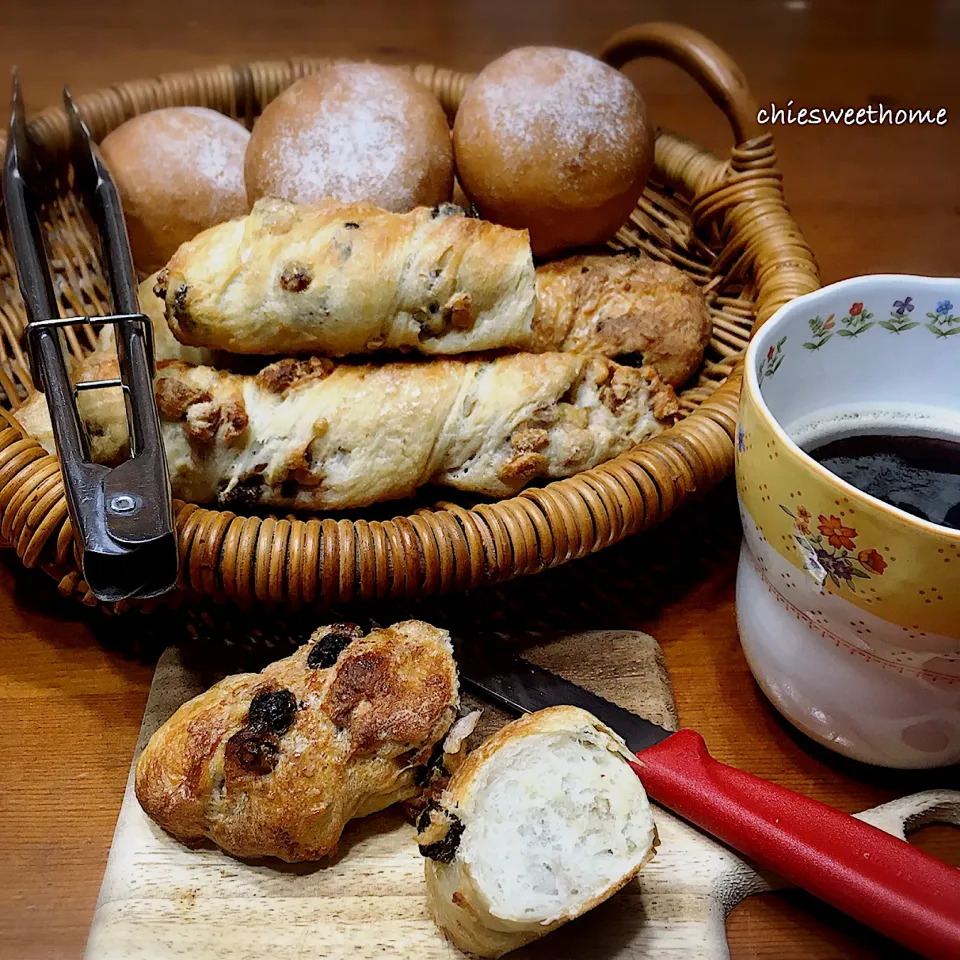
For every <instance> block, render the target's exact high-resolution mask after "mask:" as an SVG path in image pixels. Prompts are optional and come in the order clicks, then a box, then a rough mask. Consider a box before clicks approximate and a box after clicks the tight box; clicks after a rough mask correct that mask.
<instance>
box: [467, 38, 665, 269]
mask: <svg viewBox="0 0 960 960" xmlns="http://www.w3.org/2000/svg"><path fill="white" fill-rule="evenodd" d="M654 138H655V136H654V131H653V129H652V128H651V126H650V124H649V122H648V120H647V111H646V107H645V105H644V102H643V100H642V98H641V97H640V94H639V93H638V92H637V90H636V88H635V87H634V85H633V84H632V83H631V82H630V81H629V80H628V79H627V78H626V77H625V76H624V75H623V74H622V73H620V72H619V71H617V70H614V69H613V68H612V67H609V66H607V64H605V63H601V62H600V61H599V60H595V59H594V58H593V57H589V56H587V55H586V54H585V53H578V52H577V51H576V50H561V49H559V48H557V47H520V48H519V49H517V50H511V51H510V52H509V53H507V54H505V55H504V56H502V57H500V58H499V59H497V60H494V61H493V62H492V63H490V64H488V65H487V66H486V67H484V68H483V70H481V71H480V73H479V74H477V76H476V78H475V79H474V80H473V81H472V82H471V83H470V85H469V86H468V87H467V89H466V91H465V93H464V95H463V99H462V100H461V101H460V106H459V108H458V109H457V117H456V120H455V122H454V125H453V144H454V154H455V157H456V163H457V179H458V181H459V183H460V185H461V186H462V187H463V192H464V193H465V194H466V195H467V197H469V199H470V200H471V202H472V203H473V205H474V206H475V207H476V208H477V210H479V211H480V215H481V216H482V217H485V218H486V219H488V220H493V221H494V222H496V223H503V224H506V225H507V226H510V227H517V228H522V227H526V228H527V229H528V230H529V231H530V241H531V243H532V244H533V252H534V253H535V254H537V255H538V256H548V255H554V254H556V253H558V252H559V251H561V250H570V249H573V248H577V247H588V246H595V245H597V244H600V243H603V242H604V241H605V240H609V239H610V237H612V236H613V235H614V234H615V233H616V231H617V230H618V229H619V228H620V227H621V226H623V224H624V222H625V221H626V219H627V217H628V216H629V215H630V212H631V211H632V210H633V208H634V205H635V204H636V202H637V198H638V197H639V196H640V193H641V192H642V191H643V187H644V185H645V184H646V182H647V177H648V176H649V175H650V170H651V168H652V167H653V145H654Z"/></svg>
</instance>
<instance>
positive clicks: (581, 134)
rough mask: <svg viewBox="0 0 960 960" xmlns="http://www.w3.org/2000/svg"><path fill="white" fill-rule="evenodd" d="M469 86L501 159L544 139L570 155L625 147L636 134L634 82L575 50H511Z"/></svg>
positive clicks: (538, 144) (542, 143)
mask: <svg viewBox="0 0 960 960" xmlns="http://www.w3.org/2000/svg"><path fill="white" fill-rule="evenodd" d="M474 91H475V96H476V103H477V105H478V106H479V108H480V111H481V112H482V113H484V114H486V117H485V120H486V123H487V124H488V125H489V127H490V128H491V129H493V130H494V131H495V132H496V133H497V135H498V145H499V147H500V148H501V150H502V151H503V152H504V154H505V159H511V158H512V157H513V156H520V155H530V154H531V153H532V152H533V148H534V147H536V148H537V149H538V150H540V151H542V150H543V149H544V148H545V147H546V146H547V145H548V144H552V145H553V146H554V148H555V150H556V151H557V152H562V153H563V154H566V155H569V156H581V155H583V154H588V153H589V152H590V151H591V150H596V149H603V150H605V151H609V150H618V149H626V148H627V147H628V146H629V145H630V143H631V140H632V139H633V138H634V137H635V136H636V122H635V119H633V118H634V117H635V115H636V108H637V103H638V101H639V95H638V93H637V91H636V89H635V88H634V86H633V84H632V83H631V82H630V81H629V80H628V79H627V78H626V77H624V76H623V75H622V74H621V73H620V72H619V71H617V70H614V69H613V68H612V67H609V66H607V64H604V63H601V62H600V61H599V60H595V59H594V58H593V57H589V56H587V55H586V54H584V53H580V52H578V51H576V50H562V49H558V48H553V47H524V48H521V49H518V50H513V51H511V52H510V53H508V54H506V55H505V56H503V57H501V58H500V59H499V60H497V61H495V63H494V64H493V65H492V68H488V70H486V71H484V72H483V73H481V75H480V77H479V79H478V81H477V82H476V85H475V87H474V89H473V90H471V91H470V93H474Z"/></svg>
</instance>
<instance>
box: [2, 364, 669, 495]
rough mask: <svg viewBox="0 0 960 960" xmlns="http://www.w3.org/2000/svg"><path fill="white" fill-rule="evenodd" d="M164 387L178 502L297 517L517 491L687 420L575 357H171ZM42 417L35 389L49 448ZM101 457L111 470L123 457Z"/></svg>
mask: <svg viewBox="0 0 960 960" xmlns="http://www.w3.org/2000/svg"><path fill="white" fill-rule="evenodd" d="M94 356H102V355H99V354H97V355H94ZM86 362H87V363H90V362H92V361H89V360H88V361H86ZM110 362H112V363H113V364H114V366H113V367H110V365H109V363H107V366H106V368H105V369H106V370H110V369H113V370H115V369H116V368H115V360H113V361H110ZM114 375H115V374H114ZM155 389H156V397H157V406H158V408H159V410H160V419H161V432H162V435H163V442H164V447H165V449H166V455H167V463H168V465H169V467H170V478H171V482H172V485H173V492H174V494H175V496H178V497H180V498H182V499H184V500H188V501H192V502H194V503H215V502H219V503H222V504H227V505H239V506H250V505H254V504H259V505H263V506H270V507H291V508H295V509H298V510H325V509H340V508H352V507H362V506H366V505H368V504H371V503H377V502H381V501H384V500H392V499H397V498H399V497H408V496H411V495H412V494H413V493H414V492H415V491H416V490H417V488H418V487H420V486H422V485H424V484H427V483H435V484H440V485H442V486H447V487H455V488H457V489H459V490H466V491H472V492H477V493H484V494H487V495H489V496H494V497H504V496H510V495H511V494H514V493H516V492H517V491H518V490H520V489H521V488H522V487H524V486H525V485H526V484H527V483H529V482H530V481H531V480H533V479H534V478H536V477H566V476H570V475H572V474H575V473H577V472H578V471H580V470H584V469H587V468H589V467H594V466H596V465H597V464H599V463H602V462H604V461H605V460H609V459H611V458H612V457H615V456H617V455H618V454H620V453H623V452H624V451H625V450H627V449H629V448H630V447H631V446H633V445H634V444H637V443H640V442H641V441H642V440H646V439H647V438H649V437H652V436H654V435H655V434H657V433H659V432H660V430H661V429H662V427H663V425H664V424H667V423H669V422H670V421H671V419H672V416H673V415H674V414H675V413H676V411H677V399H676V395H675V394H674V392H673V390H672V388H670V387H669V386H667V385H665V384H664V383H663V382H662V381H661V380H660V378H659V376H658V375H657V373H656V371H655V370H654V369H653V368H652V367H644V368H643V369H640V370H635V369H633V368H630V367H620V366H617V365H616V364H614V363H612V362H611V361H609V360H605V359H603V358H601V357H592V356H588V355H575V354H569V353H542V354H529V353H518V354H512V355H510V356H503V357H498V358H496V359H492V360H488V359H482V360H479V359H478V360H463V359H459V358H457V359H452V358H450V359H448V358H438V359H436V360H430V361H423V360H422V361H417V362H414V361H410V362H397V363H387V364H383V365H382V366H372V365H364V366H354V365H350V364H340V365H336V364H335V363H334V362H333V361H329V360H321V359H320V358H316V357H312V358H310V359H304V360H295V359H292V358H290V359H286V360H280V361H278V362H277V363H273V364H270V365H269V366H267V367H265V368H264V369H263V370H261V371H260V373H259V374H257V375H256V376H252V375H240V374H233V373H227V372H225V371H221V370H216V369H214V368H213V367H192V366H189V365H188V364H184V363H179V362H176V361H168V362H166V363H161V364H160V365H159V369H158V372H157V378H156V381H155ZM118 400H119V397H117V398H114V400H113V402H112V403H111V395H110V394H105V395H104V398H103V400H102V402H101V403H99V404H98V406H97V408H96V409H95V410H94V411H92V412H93V413H94V414H95V416H96V429H97V430H98V431H101V432H103V433H104V435H105V436H107V437H114V436H120V437H125V436H126V434H125V431H120V432H119V434H118V433H117V431H116V430H115V429H114V428H113V426H112V424H113V422H114V421H115V420H116V419H118V418H122V417H123V416H124V412H123V404H122V400H119V402H117V401H118ZM45 415H46V404H45V401H44V399H43V396H42V395H41V394H37V395H35V397H34V398H33V399H32V400H31V402H30V404H28V405H27V406H25V407H23V408H21V409H20V410H19V411H17V416H18V417H19V418H20V422H21V423H22V424H24V426H25V427H26V428H27V429H29V430H30V431H31V433H33V435H34V436H37V437H38V439H40V440H41V442H44V440H45V441H46V443H50V444H51V446H49V447H48V449H51V450H52V433H51V432H50V429H49V421H48V420H44V417H45ZM45 445H46V444H45ZM105 447H106V445H105V443H101V444H100V447H99V448H98V452H99V453H100V455H101V457H102V459H104V460H105V461H106V462H109V461H110V460H112V459H113V458H115V457H116V456H117V451H116V450H113V451H112V453H111V451H110V450H107V449H106V448H105Z"/></svg>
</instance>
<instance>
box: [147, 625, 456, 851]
mask: <svg viewBox="0 0 960 960" xmlns="http://www.w3.org/2000/svg"><path fill="white" fill-rule="evenodd" d="M458 705H459V688H458V683H457V671H456V666H455V664H454V661H453V653H452V648H451V646H450V638H449V635H448V634H447V632H446V630H440V629H438V628H436V627H433V626H430V624H428V623H423V622H422V621H419V620H407V621H405V622H403V623H396V624H394V625H393V626H392V627H385V628H382V629H376V630H373V631H371V632H370V633H369V634H366V635H364V631H363V630H361V629H360V628H359V627H357V626H356V625H355V624H338V625H335V626H330V627H323V628H321V629H320V630H318V631H317V632H316V633H315V634H314V635H313V637H312V638H311V642H310V643H308V644H305V645H304V646H302V647H301V648H300V649H299V650H298V651H297V652H296V653H294V654H293V656H291V657H287V658H286V659H285V660H279V661H277V662H276V663H273V664H271V665H270V666H268V667H267V668H266V669H265V670H263V671H262V672H261V673H245V674H239V675H236V676H232V677H227V678H226V679H225V680H222V681H221V682H220V683H218V684H216V685H214V686H213V687H211V688H210V689H209V690H208V691H207V692H206V693H203V694H201V695H200V696H198V697H195V698H194V699H193V700H191V701H189V702H188V703H185V704H184V705H183V706H182V707H180V709H179V710H177V712H176V713H175V714H174V715H173V716H172V717H171V718H170V719H169V720H168V721H167V722H166V723H165V724H164V725H163V726H162V727H160V729H159V730H157V732H156V733H155V734H154V735H153V736H152V737H151V738H150V741H149V742H148V743H147V746H146V747H145V748H144V751H143V753H142V754H141V755H140V759H139V760H138V761H137V766H136V774H135V785H136V792H137V799H138V800H139V801H140V804H141V806H142V807H143V809H144V810H145V811H146V813H147V815H148V816H150V817H151V818H152V819H153V820H155V821H156V822H157V823H158V824H160V826H161V827H163V828H164V829H165V830H167V831H168V832H169V833H172V834H173V835H174V836H175V837H177V839H179V840H182V841H183V842H185V843H196V842H197V841H200V840H202V839H204V838H207V839H210V840H212V841H213V842H214V843H216V844H217V845H218V846H220V847H222V848H223V849H224V850H226V851H227V852H228V853H231V854H233V855H234V856H237V857H264V856H271V857H279V858H280V859H281V860H286V861H289V862H296V861H301V860H316V859H318V858H320V857H325V856H327V855H328V854H331V853H333V852H334V850H335V849H336V846H337V841H338V840H339V839H340V834H341V833H342V831H343V828H344V827H345V826H346V824H347V822H348V821H349V820H351V819H352V818H353V817H363V816H366V815H367V814H370V813H374V812H376V811H377V810H382V809H384V808H385V807H388V806H389V805H390V804H392V803H397V802H398V801H401V800H406V799H408V798H410V797H412V796H414V795H415V794H416V793H418V792H419V790H420V789H421V788H422V787H423V786H425V785H426V784H427V783H428V782H429V780H430V778H431V775H432V773H433V772H434V771H435V769H436V768H438V767H439V766H447V767H449V769H450V770H451V771H452V770H453V769H455V768H456V766H457V764H458V763H459V761H460V759H462V756H463V752H464V748H463V744H462V738H459V737H457V738H456V739H457V743H456V749H455V750H453V751H443V750H435V749H434V748H435V746H436V745H438V744H440V743H441V742H443V740H444V738H445V737H446V736H447V734H448V732H451V727H452V726H454V721H455V720H456V716H457V708H458Z"/></svg>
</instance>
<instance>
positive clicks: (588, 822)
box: [417, 706, 657, 957]
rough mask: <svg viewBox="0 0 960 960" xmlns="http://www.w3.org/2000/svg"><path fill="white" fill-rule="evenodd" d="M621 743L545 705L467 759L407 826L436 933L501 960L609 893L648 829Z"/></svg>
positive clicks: (649, 844)
mask: <svg viewBox="0 0 960 960" xmlns="http://www.w3.org/2000/svg"><path fill="white" fill-rule="evenodd" d="M632 759H633V757H632V755H631V754H630V751H629V750H628V749H627V747H626V744H624V742H623V741H622V740H621V739H620V738H619V737H618V736H617V735H616V734H615V733H613V731H612V730H610V729H608V728H607V727H606V726H604V725H603V724H602V723H600V721H599V720H597V719H596V717H594V716H593V715H592V714H590V713H587V712H586V711H585V710H580V709H578V708H576V707H567V706H561V707H550V708H548V709H546V710H541V711H539V712H538V713H533V714H529V715H527V716H525V717H522V718H521V719H519V720H517V721H515V722H514V723H511V724H509V725H508V726H506V727H504V728H503V729H502V730H500V731H498V732H497V733H495V734H494V735H493V736H492V737H491V738H490V739H489V740H487V741H486V742H485V743H484V744H483V745H482V746H480V747H479V749H477V750H475V751H474V752H473V753H471V754H470V755H469V756H468V757H467V759H466V762H465V763H464V764H463V765H462V766H461V767H460V769H459V770H457V772H456V773H454V775H453V777H452V779H451V780H450V782H449V784H448V786H447V788H446V790H445V791H444V792H443V794H442V796H441V799H440V800H439V801H438V802H434V803H432V804H430V805H428V807H427V808H426V810H424V812H423V813H422V814H421V816H420V819H419V821H418V823H417V829H418V837H417V839H418V842H419V844H420V852H421V853H422V854H423V856H424V857H425V858H426V859H425V870H426V881H427V897H428V899H429V903H430V911H431V913H432V914H433V918H434V920H435V921H436V923H437V926H438V927H439V928H440V929H441V930H442V931H443V932H444V934H446V936H447V937H449V938H450V939H451V940H452V941H453V942H454V943H455V944H456V945H457V946H458V947H459V948H460V949H461V950H464V951H466V952H467V953H471V954H475V955H477V956H480V957H500V956H503V954H505V953H508V952H509V951H510V950H515V949H517V947H521V946H523V945H524V944H525V943H529V942H530V941H531V940H536V939H537V938H538V937H542V936H544V935H545V934H547V933H549V932H550V931H551V930H555V929H556V928H557V927H559V926H560V925H561V924H563V923H566V922H567V921H568V920H572V919H574V917H578V916H580V915H581V914H582V913H585V912H586V911H587V910H590V909H591V908H592V907H595V906H596V905H597V904H599V903H602V902H603V901H604V900H606V899H607V898H608V897H610V896H612V895H613V894H614V893H616V892H617V891H618V890H619V889H620V888H621V887H623V886H624V885H625V884H626V883H628V882H629V881H630V880H631V879H632V878H633V877H635V876H636V874H637V873H638V872H639V870H640V868H641V867H642V866H643V865H644V864H645V863H646V862H647V861H648V860H650V859H651V858H652V857H653V855H654V848H655V846H656V844H657V831H656V827H655V825H654V822H653V814H652V813H651V810H650V804H649V803H648V801H647V795H646V793H645V791H644V789H643V786H642V785H641V783H640V780H639V778H638V777H637V776H636V774H635V773H634V772H633V771H632V770H631V768H630V766H629V764H628V761H629V760H632Z"/></svg>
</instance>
